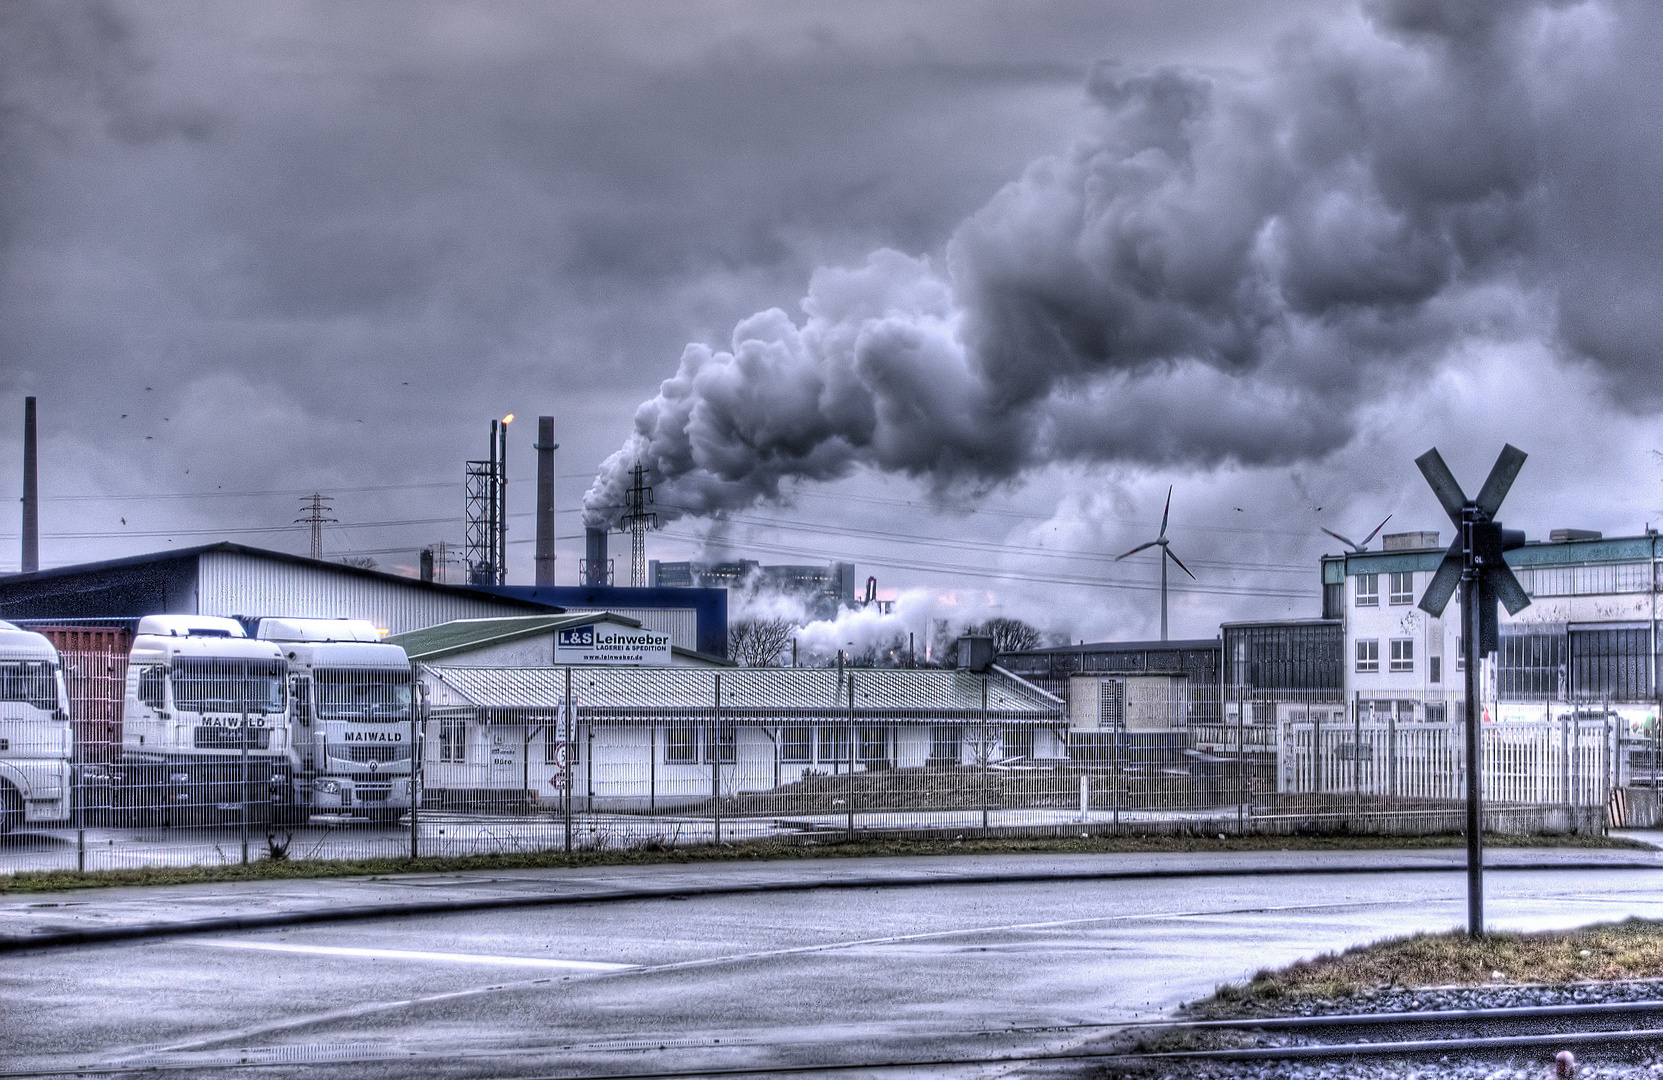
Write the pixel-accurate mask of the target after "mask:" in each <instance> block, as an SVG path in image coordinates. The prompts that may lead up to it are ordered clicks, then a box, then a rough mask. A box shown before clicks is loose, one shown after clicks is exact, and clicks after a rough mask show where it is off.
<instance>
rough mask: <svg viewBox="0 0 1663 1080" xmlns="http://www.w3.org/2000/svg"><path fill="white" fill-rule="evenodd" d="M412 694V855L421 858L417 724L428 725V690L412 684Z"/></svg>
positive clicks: (419, 762)
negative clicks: (418, 830)
mask: <svg viewBox="0 0 1663 1080" xmlns="http://www.w3.org/2000/svg"><path fill="white" fill-rule="evenodd" d="M411 690H412V691H413V693H412V694H411V696H410V857H411V858H412V859H419V858H421V834H420V833H419V832H417V825H416V818H417V816H418V814H419V811H420V807H421V802H422V782H421V768H422V739H421V738H420V735H419V734H418V732H417V724H420V725H421V726H422V727H423V728H425V727H426V726H427V691H426V688H425V687H424V686H423V684H421V683H416V684H414V685H412V686H411Z"/></svg>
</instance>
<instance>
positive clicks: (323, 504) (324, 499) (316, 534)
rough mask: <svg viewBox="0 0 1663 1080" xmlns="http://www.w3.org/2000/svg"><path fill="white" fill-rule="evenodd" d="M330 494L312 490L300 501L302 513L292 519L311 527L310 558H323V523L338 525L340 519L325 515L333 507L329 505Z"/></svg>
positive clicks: (297, 523) (298, 523)
mask: <svg viewBox="0 0 1663 1080" xmlns="http://www.w3.org/2000/svg"><path fill="white" fill-rule="evenodd" d="M329 499H330V496H328V495H320V494H318V493H316V492H314V493H313V494H312V495H311V496H310V497H308V498H305V499H302V500H301V501H300V510H301V513H302V514H303V515H304V516H302V517H297V518H295V519H294V523H295V524H296V525H310V526H311V527H312V558H314V559H321V558H323V527H324V526H325V525H339V524H340V519H338V518H332V517H325V516H324V515H325V514H327V513H329V512H330V511H332V510H333V509H334V507H332V506H330V505H329Z"/></svg>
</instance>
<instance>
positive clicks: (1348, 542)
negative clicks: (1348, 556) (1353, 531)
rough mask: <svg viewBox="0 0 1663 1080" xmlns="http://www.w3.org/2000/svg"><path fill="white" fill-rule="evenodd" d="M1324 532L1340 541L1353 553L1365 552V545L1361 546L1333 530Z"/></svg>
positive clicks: (1324, 530)
mask: <svg viewBox="0 0 1663 1080" xmlns="http://www.w3.org/2000/svg"><path fill="white" fill-rule="evenodd" d="M1322 531H1323V532H1325V533H1327V534H1328V535H1329V536H1332V537H1333V538H1334V539H1336V540H1338V541H1339V542H1340V543H1342V544H1344V545H1345V546H1346V547H1348V548H1350V549H1351V550H1352V551H1356V552H1361V551H1362V550H1363V545H1361V544H1359V543H1358V542H1357V541H1355V540H1353V539H1351V538H1350V537H1349V536H1341V535H1340V534H1339V533H1337V532H1335V531H1334V530H1333V529H1323V530H1322Z"/></svg>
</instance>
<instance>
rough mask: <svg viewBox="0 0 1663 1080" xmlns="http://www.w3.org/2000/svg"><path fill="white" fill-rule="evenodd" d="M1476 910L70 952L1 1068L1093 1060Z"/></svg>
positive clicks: (1423, 906) (1597, 893)
mask: <svg viewBox="0 0 1663 1080" xmlns="http://www.w3.org/2000/svg"><path fill="white" fill-rule="evenodd" d="M982 861H985V860H982ZM1063 861H1064V860H1057V859H1051V860H1050V862H1051V863H1053V864H1057V863H1061V862H1063ZM858 862H859V861H858V860H838V863H839V864H840V868H841V869H842V870H844V871H848V872H853V871H855V870H856V869H857V866H856V864H857V863H858ZM921 865H922V866H928V867H933V868H938V869H941V868H943V864H942V862H941V861H939V860H929V861H924V862H922V863H921ZM730 872H731V871H730ZM674 873H675V874H676V875H678V877H677V878H676V880H690V879H693V878H694V877H695V876H696V875H694V874H692V873H691V872H689V871H687V870H685V869H681V868H677V869H676V870H675V871H674ZM299 885H300V883H294V882H289V883H283V884H282V886H281V887H282V888H284V889H289V890H293V889H295V888H296V887H297V886H299ZM375 887H376V888H378V889H381V890H387V889H389V888H393V887H394V886H392V885H390V884H389V883H386V882H380V883H375ZM1463 890H1464V882H1463V879H1462V878H1461V877H1460V875H1458V874H1453V873H1449V872H1441V873H1434V872H1427V873H1410V874H1392V875H1383V876H1382V875H1367V874H1357V875H1342V876H1325V877H1311V878H1288V877H1275V878H1258V877H1246V878H1241V877H1236V878H1171V879H1163V880H1146V881H1108V882H1102V881H1099V882H1090V881H1087V882H1049V883H1040V884H1034V883H1027V884H1006V885H964V884H954V883H951V882H944V883H943V884H941V885H938V886H937V885H932V886H928V887H911V888H906V889H887V888H871V889H861V890H852V891H831V890H823V891H815V892H803V893H776V894H764V895H749V896H710V897H698V896H692V897H688V898H685V899H655V900H649V901H628V902H612V903H606V904H592V905H591V904H584V905H579V906H575V907H562V908H549V909H535V908H534V909H521V910H514V911H484V912H471V913H466V914H458V915H448V916H417V917H411V918H405V919H389V920H384V921H374V922H359V923H351V924H345V925H321V926H306V927H298V928H290V929H277V930H267V931H258V932H244V933H232V934H215V935H207V936H194V937H180V938H164V939H157V940H148V941H138V942H127V943H117V944H109V945H101V946H95V947H83V948H63V949H53V950H42V951H39V952H25V953H18V954H13V955H10V956H5V957H0V1002H3V1003H4V1004H3V1008H4V1011H5V1013H6V1015H5V1018H4V1024H3V1026H0V1044H3V1046H4V1059H5V1060H6V1062H7V1067H6V1070H5V1071H6V1072H9V1073H11V1074H26V1075H35V1074H47V1075H50V1074H54V1073H59V1074H72V1073H74V1072H79V1071H85V1070H89V1069H117V1070H121V1069H124V1068H130V1069H135V1070H137V1069H144V1070H145V1071H146V1072H147V1073H148V1074H149V1075H163V1076H166V1075H181V1076H184V1075H202V1074H203V1072H202V1070H208V1071H211V1072H222V1071H230V1072H232V1073H239V1072H246V1073H247V1074H248V1075H259V1076H288V1075H291V1074H292V1075H297V1076H298V1075H301V1074H302V1073H304V1074H305V1075H307V1076H309V1077H315V1076H341V1077H346V1076H353V1077H382V1076H386V1077H393V1076H409V1075H424V1076H426V1075H432V1076H454V1077H494V1076H579V1075H589V1076H598V1075H626V1074H639V1073H648V1072H673V1071H676V1070H684V1071H691V1070H699V1069H710V1068H757V1067H763V1068H767V1067H781V1066H802V1065H842V1066H850V1065H857V1066H858V1065H862V1064H879V1063H884V1062H893V1061H914V1062H918V1061H934V1060H943V1059H955V1060H956V1059H964V1058H997V1057H1003V1056H1021V1055H1026V1054H1033V1053H1047V1052H1051V1053H1054V1052H1058V1051H1065V1052H1066V1051H1069V1050H1070V1049H1074V1050H1079V1049H1082V1048H1084V1049H1089V1046H1090V1040H1091V1039H1092V1038H1094V1037H1095V1036H1098V1035H1100V1034H1101V1033H1102V1029H1101V1028H1100V1027H1099V1026H1097V1025H1104V1024H1113V1023H1116V1022H1121V1021H1127V1020H1133V1019H1137V1018H1140V1017H1141V1018H1148V1017H1149V1016H1151V1015H1152V1014H1157V1013H1162V1012H1165V1011H1166V1010H1168V1009H1170V1008H1171V1007H1173V1006H1175V1005H1177V1004H1178V1003H1180V1002H1181V1001H1183V1000H1186V999H1189V998H1194V997H1197V996H1200V995H1202V994H1205V993H1206V992H1208V991H1209V990H1210V989H1211V988H1212V987H1213V985H1214V984H1215V983H1217V982H1219V981H1221V980H1226V979H1237V978H1242V977H1244V976H1246V975H1248V974H1251V972H1252V971H1254V970H1256V969H1257V968H1259V967H1261V966H1265V965H1274V964H1280V963H1285V962H1287V961H1291V960H1293V959H1296V958H1298V957H1300V956H1306V955H1310V954H1312V953H1314V952H1320V951H1324V950H1329V949H1335V948H1341V947H1344V946H1346V945H1350V944H1355V943H1360V942H1364V941H1369V940H1373V939H1375V938H1378V937H1381V936H1385V935H1388V934H1398V933H1408V932H1411V931H1415V930H1441V929H1447V928H1449V927H1452V926H1455V925H1458V924H1459V923H1460V921H1461V920H1462V918H1463V917H1464V911H1465V907H1464V905H1465V895H1464V891H1463ZM407 891H408V892H412V893H413V892H418V891H420V890H419V889H416V888H410V889H408V890H407ZM216 895H223V894H216ZM1489 912H1490V916H1491V923H1492V925H1493V926H1495V927H1498V928H1510V929H1527V928H1545V927H1550V926H1569V925H1575V924H1578V923H1583V922H1588V921H1592V920H1597V919H1607V918H1621V917H1625V916H1627V915H1631V914H1632V915H1650V916H1663V869H1658V870H1634V869H1627V870H1584V871H1575V872H1564V871H1559V872H1547V871H1542V872H1514V873H1507V874H1496V875H1493V876H1492V877H1491V878H1490V881H1489ZM1510 974H1515V973H1510ZM1515 977H1517V978H1521V979H1523V978H1527V977H1528V975H1527V973H1516V974H1515ZM1013 1070H1014V1071H1015V1072H1017V1073H1020V1072H1023V1071H1026V1070H1025V1069H1024V1068H1023V1067H1021V1066H1011V1065H1000V1066H992V1065H983V1066H958V1067H948V1066H931V1067H929V1068H928V1069H927V1071H928V1072H929V1073H930V1074H931V1075H963V1076H993V1075H998V1074H1001V1073H1010V1072H1012V1071H1013ZM916 1071H926V1070H922V1069H921V1070H916ZM868 1072H870V1073H871V1074H872V1075H880V1073H879V1072H876V1071H872V1070H867V1069H856V1070H854V1071H853V1072H852V1073H845V1075H851V1074H852V1075H862V1074H865V1073H868ZM881 1075H894V1074H893V1073H887V1072H886V1073H881Z"/></svg>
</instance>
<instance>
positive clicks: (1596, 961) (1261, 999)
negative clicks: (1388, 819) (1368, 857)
mask: <svg viewBox="0 0 1663 1080" xmlns="http://www.w3.org/2000/svg"><path fill="white" fill-rule="evenodd" d="M1498 972H1499V973H1500V978H1499V979H1498V978H1497V973H1498ZM1618 979H1663V921H1658V920H1655V919H1641V918H1630V919H1625V920H1624V921H1622V922H1610V923H1594V924H1592V925H1589V926H1584V927H1580V928H1578V929H1575V930H1546V931H1541V932H1538V933H1528V934H1525V933H1493V934H1488V935H1486V936H1484V937H1482V938H1478V939H1476V940H1475V939H1473V938H1469V937H1468V936H1467V935H1466V933H1465V932H1464V931H1460V930H1451V931H1448V932H1446V933H1441V934H1413V935H1410V936H1408V937H1398V938H1387V939H1385V940H1383V941H1377V942H1375V943H1373V944H1372V945H1359V946H1357V947H1355V948H1351V949H1347V950H1345V951H1344V952H1340V953H1325V954H1324V955H1322V956H1318V957H1316V958H1315V959H1311V960H1299V961H1296V962H1294V963H1292V964H1289V965H1288V966H1287V967H1283V968H1277V969H1275V970H1270V969H1264V970H1261V971H1259V972H1258V973H1257V974H1255V975H1254V976H1253V977H1252V978H1251V979H1249V980H1248V981H1247V982H1245V983H1225V984H1223V985H1222V986H1220V987H1219V988H1218V989H1217V990H1216V991H1215V992H1214V993H1213V995H1212V997H1210V998H1205V999H1203V1000H1202V1001H1198V1002H1195V1003H1194V1004H1193V1005H1192V1006H1191V1011H1192V1013H1193V1014H1194V1015H1195V1016H1197V1017H1198V1018H1207V1017H1218V1018H1223V1017H1227V1016H1237V1015H1253V1014H1257V1013H1259V1012H1262V1011H1264V1010H1267V1009H1273V1010H1283V1009H1286V1008H1287V1007H1288V1006H1290V1005H1293V1004H1296V1003H1298V1002H1300V1001H1307V1000H1321V1001H1334V1000H1339V999H1344V998H1356V997H1365V996H1369V995H1371V994H1373V993H1375V992H1378V991H1380V990H1383V989H1393V988H1404V989H1415V988H1421V987H1443V986H1475V985H1485V986H1495V985H1504V984H1506V983H1550V984H1563V983H1571V982H1581V981H1588V980H1618Z"/></svg>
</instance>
